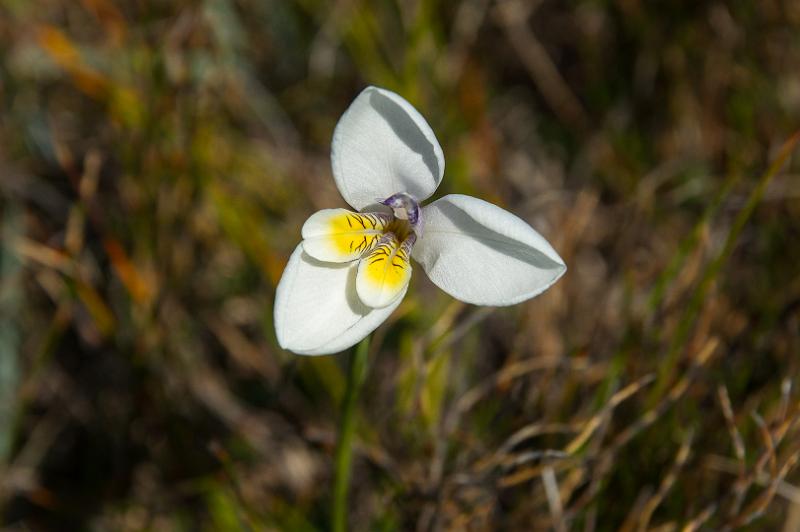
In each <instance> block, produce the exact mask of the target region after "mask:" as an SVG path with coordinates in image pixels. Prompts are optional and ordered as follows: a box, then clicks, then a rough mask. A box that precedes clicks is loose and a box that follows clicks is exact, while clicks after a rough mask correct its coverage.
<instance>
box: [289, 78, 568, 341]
mask: <svg viewBox="0 0 800 532" xmlns="http://www.w3.org/2000/svg"><path fill="white" fill-rule="evenodd" d="M331 152H332V153H331V159H332V162H333V177H334V179H335V180H336V186H337V187H338V188H339V192H341V194H342V197H344V199H345V201H347V203H348V204H350V205H351V206H352V207H353V208H354V209H355V210H356V211H358V212H353V211H349V210H347V209H325V210H322V211H319V212H317V213H315V214H313V215H312V216H311V217H310V218H309V219H308V220H307V221H306V223H305V225H303V230H302V234H303V241H302V242H301V243H300V244H299V245H298V246H297V248H296V249H295V250H294V253H292V256H291V258H290V259H289V263H288V264H287V265H286V270H285V271H284V272H283V277H282V278H281V281H280V283H279V284H278V289H277V293H276V296H275V331H276V333H277V337H278V342H279V343H280V345H281V347H283V348H284V349H288V350H290V351H293V352H295V353H298V354H302V355H324V354H330V353H336V352H338V351H342V350H344V349H347V348H348V347H350V346H352V345H354V344H356V343H357V342H359V341H360V340H361V339H363V338H364V337H366V336H367V335H368V334H369V333H371V332H372V331H373V330H375V328H377V327H378V325H380V324H381V323H382V322H383V321H384V320H385V319H386V318H387V317H389V315H390V314H391V313H392V311H394V309H395V308H397V306H398V305H399V304H400V302H401V301H402V299H403V296H405V293H406V290H407V289H408V282H409V280H410V278H411V258H412V257H413V258H414V259H415V260H416V262H417V263H419V264H420V265H421V266H422V269H423V270H425V273H427V274H428V277H430V279H431V281H433V283H434V284H436V285H437V286H438V287H439V288H441V289H442V290H444V291H445V292H447V293H448V294H450V295H451V296H453V297H455V298H456V299H460V300H461V301H464V302H466V303H472V304H476V305H492V306H500V305H513V304H515V303H519V302H521V301H524V300H526V299H529V298H531V297H534V296H536V295H538V294H540V293H541V292H543V291H544V290H545V289H547V288H548V287H549V286H550V285H552V284H553V283H554V282H556V280H557V279H558V278H559V277H561V276H562V275H563V274H564V272H565V271H566V269H567V267H566V265H565V264H564V261H563V260H561V257H559V256H558V254H557V253H556V252H555V250H553V248H552V246H550V244H549V243H548V242H547V241H546V240H545V239H544V238H543V237H542V236H541V235H540V234H539V233H537V232H536V231H535V230H534V229H533V228H531V227H530V226H529V225H528V224H527V223H525V222H524V221H522V220H521V219H519V218H517V217H516V216H514V215H513V214H511V213H510V212H508V211H505V210H503V209H501V208H500V207H498V206H496V205H493V204H491V203H488V202H486V201H483V200H480V199H477V198H473V197H471V196H464V195H461V194H451V195H448V196H444V197H443V198H441V199H438V200H436V201H434V202H433V203H431V204H429V205H427V206H425V207H421V206H420V202H421V201H423V200H425V199H427V198H429V197H430V196H431V195H432V194H433V193H434V192H435V191H436V187H438V186H439V183H440V182H441V180H442V176H443V175H444V156H443V154H442V148H441V146H439V142H438V141H437V140H436V136H435V135H434V134H433V131H432V130H431V128H430V126H429V125H428V123H427V122H426V121H425V119H424V118H423V117H422V115H420V114H419V113H418V112H417V110H416V109H414V107H413V106H412V105H411V104H410V103H408V102H407V101H406V100H404V99H403V98H402V97H400V96H399V95H397V94H395V93H393V92H390V91H387V90H384V89H380V88H377V87H368V88H366V89H365V90H364V91H363V92H362V93H361V94H359V95H358V97H357V98H356V99H355V101H354V102H353V103H352V104H351V105H350V108H349V109H348V110H347V111H346V112H345V113H344V115H343V116H342V118H341V119H340V120H339V123H338V124H337V126H336V130H335V132H334V134H333V146H332V150H331Z"/></svg>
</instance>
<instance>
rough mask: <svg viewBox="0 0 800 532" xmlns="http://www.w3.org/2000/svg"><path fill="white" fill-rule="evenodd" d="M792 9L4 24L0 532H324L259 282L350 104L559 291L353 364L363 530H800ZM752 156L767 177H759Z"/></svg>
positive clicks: (317, 449)
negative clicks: (527, 239)
mask: <svg viewBox="0 0 800 532" xmlns="http://www.w3.org/2000/svg"><path fill="white" fill-rule="evenodd" d="M798 36H800V7H798V3H797V2H794V1H791V0H783V1H781V0H758V1H756V0H752V1H742V2H706V1H676V2H643V1H639V0H616V1H611V0H591V1H589V0H585V1H577V0H575V1H569V2H557V1H555V0H543V1H533V2H530V3H525V2H517V1H514V0H510V1H502V2H501V1H490V0H464V1H463V2H445V1H436V0H430V1H414V2H394V1H388V0H387V1H383V2H366V1H363V0H339V1H336V2H321V1H318V0H296V1H278V0H272V1H257V0H205V1H202V2H197V1H177V0H176V1H172V2H166V1H145V0H141V1H134V0H129V1H126V2H112V1H111V0H81V1H77V0H75V1H58V0H35V1H26V0H2V1H0V209H2V211H1V214H0V217H1V219H2V222H0V224H1V226H0V232H1V233H2V240H0V272H1V274H2V284H0V524H4V525H5V526H7V527H9V528H10V529H12V530H84V529H91V530H142V529H148V530H239V529H244V530H248V529H281V530H324V529H326V528H327V523H328V522H329V519H330V504H329V499H330V495H331V487H332V484H333V482H332V457H333V451H334V445H335V440H336V433H337V420H338V419H339V408H338V405H339V404H340V401H341V398H342V395H343V385H344V376H345V375H346V371H347V368H346V361H347V356H346V355H339V356H332V357H320V358H304V357H297V356H294V355H292V354H290V353H287V352H283V351H282V350H281V349H280V348H279V347H278V346H277V344H276V341H275V336H274V331H273V325H272V316H271V312H272V303H273V298H274V291H275V285H276V283H277V281H278V279H279V278H280V274H281V272H282V268H283V266H284V264H285V261H286V259H287V257H288V255H289V253H290V252H291V250H292V249H293V247H294V246H295V245H296V244H297V242H298V241H299V236H300V235H299V229H300V226H301V225H302V223H303V221H304V220H305V219H306V218H307V217H308V216H309V215H310V214H311V213H313V212H314V211H315V210H318V209H320V208H326V207H332V206H337V205H342V200H341V198H340V197H339V196H338V193H337V192H336V189H335V187H334V185H333V180H332V178H331V172H330V166H329V147H330V138H331V133H332V131H333V127H334V125H335V124H336V121H337V119H338V118H339V116H340V115H341V113H342V111H343V110H344V109H345V108H346V107H347V105H348V104H349V102H350V101H351V100H352V98H353V97H354V96H355V95H356V94H357V92H358V91H359V90H360V89H361V88H362V87H363V86H364V85H366V84H375V85H380V86H383V87H387V88H389V89H392V90H395V91H397V92H399V93H401V94H402V95H403V96H404V97H406V98H407V99H408V100H410V101H411V102H412V103H414V105H415V106H417V108H418V109H419V110H420V111H421V112H422V114H423V115H424V116H426V118H427V119H428V121H429V122H430V123H431V125H432V127H433V129H434V130H435V131H436V133H437V135H438V138H439V140H440V142H441V144H442V146H443V147H444V150H445V156H446V159H447V170H446V173H445V181H444V183H443V185H442V187H441V188H440V190H439V191H438V192H437V195H444V194H446V193H452V192H458V193H465V194H472V195H476V196H479V197H482V198H484V199H487V200H490V201H493V202H495V203H498V204H500V205H502V206H504V207H505V208H508V209H510V210H512V211H513V212H515V213H516V214H518V215H520V216H521V217H523V218H524V219H526V220H527V221H529V222H530V223H531V224H532V225H533V226H534V227H536V228H537V229H538V230H539V231H540V232H541V233H542V234H544V235H545V236H546V237H547V238H548V239H549V240H550V242H552V243H553V245H554V247H555V248H556V249H557V250H558V251H559V253H560V254H561V256H562V257H564V259H565V260H566V262H567V264H568V265H569V271H568V272H567V274H566V276H565V277H564V278H563V279H562V280H561V281H559V282H558V284H557V285H556V286H554V287H553V288H552V289H550V290H549V291H548V292H547V293H546V294H545V295H543V296H541V297H539V298H536V299H534V300H532V301H529V302H526V303H524V304H521V305H517V306H515V307H511V308H502V309H492V308H478V307H472V306H469V305H464V304H461V303H459V302H457V301H454V300H453V299H451V298H450V297H449V296H447V295H445V294H444V293H442V292H441V291H439V290H438V289H436V288H435V287H434V286H433V285H432V284H431V283H430V282H429V281H428V280H427V279H426V278H425V276H424V274H420V273H421V272H420V271H418V274H417V275H415V276H414V279H413V280H412V287H411V290H410V292H409V293H410V296H409V297H407V298H406V300H405V301H404V303H403V304H402V305H401V307H400V308H399V309H398V311H397V312H395V314H394V315H393V316H392V318H390V320H389V321H388V322H387V323H386V324H385V325H384V326H382V327H381V328H380V329H379V331H378V332H377V333H376V335H375V336H374V338H373V341H372V344H371V352H370V367H369V374H368V376H367V382H366V387H365V390H364V393H363V394H362V397H361V399H360V402H359V405H358V413H357V420H356V423H357V444H356V449H355V459H354V471H353V492H352V495H351V497H352V504H351V514H350V522H351V523H352V525H353V528H354V529H356V530H414V529H416V530H498V529H499V530H548V529H555V530H559V531H561V530H628V531H633V530H645V529H657V530H682V529H684V530H697V529H703V530H723V529H744V530H785V531H787V532H788V531H796V530H800V489H799V488H797V487H795V485H796V484H797V483H798V482H800V468H798V467H797V464H796V462H797V460H798V457H800V424H799V423H798V419H800V401H799V399H798V398H799V397H800V392H798V391H797V390H796V385H797V380H798V372H799V371H800V356H799V355H800V276H798V273H800V266H798V265H799V264H800V246H798V245H797V242H798V241H800V181H799V180H798V163H797V162H796V157H795V162H794V163H792V152H793V149H794V143H795V142H796V141H797V137H793V136H792V135H794V134H795V132H796V131H797V130H798V128H799V127H800V120H799V119H800V77H799V76H798V72H800V37H798ZM779 163H785V164H783V165H782V166H781V165H780V164H779Z"/></svg>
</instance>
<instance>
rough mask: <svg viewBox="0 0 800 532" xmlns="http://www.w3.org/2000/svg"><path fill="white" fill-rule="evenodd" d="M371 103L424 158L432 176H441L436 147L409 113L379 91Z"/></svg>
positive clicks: (372, 94) (374, 93)
mask: <svg viewBox="0 0 800 532" xmlns="http://www.w3.org/2000/svg"><path fill="white" fill-rule="evenodd" d="M369 103H370V105H372V107H373V109H375V110H376V111H377V112H378V113H379V114H380V115H381V116H382V117H383V118H384V119H386V123H387V124H389V127H391V128H392V130H393V131H394V132H395V134H396V135H397V137H398V138H399V139H400V140H401V141H403V143H405V145H406V146H408V147H409V148H411V149H412V150H413V151H415V152H417V153H419V154H420V155H421V156H422V161H423V162H424V163H425V166H427V167H428V169H429V170H430V171H431V174H433V175H434V176H440V175H441V173H440V172H441V168H439V161H438V159H437V157H436V152H435V149H434V146H433V144H432V143H431V142H430V141H429V140H427V139H426V138H425V134H424V133H423V132H422V131H421V130H420V128H419V126H418V125H417V124H415V123H414V121H413V120H412V119H411V117H410V116H408V111H406V110H405V109H403V108H402V107H401V106H400V105H399V104H398V103H397V102H395V101H393V100H392V99H391V98H389V97H388V96H386V95H384V94H381V93H380V92H379V91H377V90H373V91H371V94H370V96H369ZM398 192H400V191H398Z"/></svg>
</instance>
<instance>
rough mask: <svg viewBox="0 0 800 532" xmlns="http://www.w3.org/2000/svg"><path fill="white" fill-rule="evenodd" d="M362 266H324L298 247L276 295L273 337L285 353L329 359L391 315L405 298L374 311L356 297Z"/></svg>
mask: <svg viewBox="0 0 800 532" xmlns="http://www.w3.org/2000/svg"><path fill="white" fill-rule="evenodd" d="M357 269H358V262H351V263H345V264H332V263H327V262H320V261H318V260H316V259H314V258H313V257H311V256H310V255H308V254H307V253H305V252H304V251H303V246H302V245H298V246H297V248H295V250H294V253H292V256H291V257H290V258H289V263H288V264H287V265H286V269H285V270H284V271H283V277H281V281H280V283H278V289H277V291H276V293H275V316H274V317H275V333H276V335H277V337H278V343H279V344H280V345H281V347H283V348H284V349H288V350H289V351H293V352H295V353H297V354H299V355H327V354H331V353H337V352H339V351H343V350H345V349H347V348H348V347H350V346H352V345H354V344H356V343H358V342H359V341H361V340H362V339H363V338H364V337H365V336H367V335H368V334H369V333H371V332H372V331H374V330H375V329H376V328H377V327H378V325H380V324H381V323H383V321H384V320H385V319H386V318H388V317H389V314H391V313H392V311H394V309H395V308H397V305H399V304H400V302H401V301H402V299H403V295H405V291H403V294H402V295H401V296H400V297H398V298H397V300H396V301H395V302H394V303H392V304H391V305H389V306H387V307H385V308H381V309H372V308H369V307H367V306H366V305H364V304H363V303H361V301H360V300H359V299H358V296H357V295H356V290H355V283H356V271H357Z"/></svg>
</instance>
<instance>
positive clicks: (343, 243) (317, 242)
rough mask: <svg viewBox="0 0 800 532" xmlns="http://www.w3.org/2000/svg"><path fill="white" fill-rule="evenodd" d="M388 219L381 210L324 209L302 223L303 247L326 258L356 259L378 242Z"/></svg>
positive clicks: (328, 260)
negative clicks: (368, 211) (359, 211)
mask: <svg viewBox="0 0 800 532" xmlns="http://www.w3.org/2000/svg"><path fill="white" fill-rule="evenodd" d="M390 222H391V216H389V215H387V214H383V213H364V214H361V213H357V212H351V211H348V210H346V209H325V210H322V211H319V212H316V213H314V214H313V215H312V216H311V217H310V218H309V219H308V220H307V221H306V223H305V224H304V225H303V249H304V251H305V252H306V253H308V254H309V255H311V256H312V257H314V258H315V259H317V260H321V261H325V262H349V261H352V260H356V259H358V258H359V257H361V256H362V255H363V254H364V253H366V252H369V251H370V250H371V249H372V248H374V247H375V246H376V245H377V244H378V241H379V240H380V238H381V236H383V233H384V231H385V230H386V228H387V226H388V225H389V223H390Z"/></svg>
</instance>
